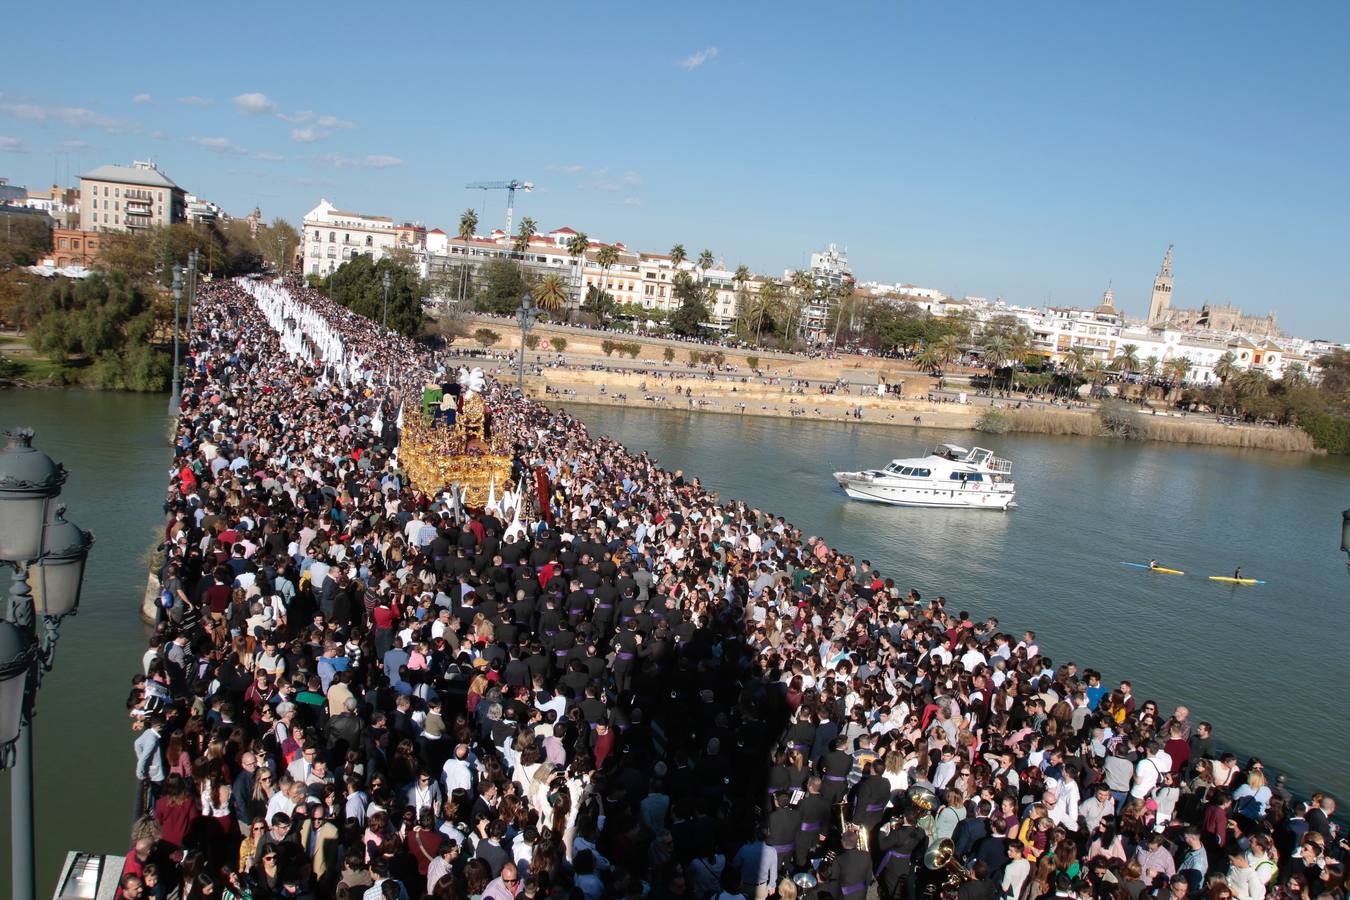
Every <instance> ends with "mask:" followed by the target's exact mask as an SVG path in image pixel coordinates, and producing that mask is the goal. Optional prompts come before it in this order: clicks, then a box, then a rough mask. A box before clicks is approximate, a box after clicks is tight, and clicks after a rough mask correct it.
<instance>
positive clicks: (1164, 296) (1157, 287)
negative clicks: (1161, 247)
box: [1148, 244, 1172, 325]
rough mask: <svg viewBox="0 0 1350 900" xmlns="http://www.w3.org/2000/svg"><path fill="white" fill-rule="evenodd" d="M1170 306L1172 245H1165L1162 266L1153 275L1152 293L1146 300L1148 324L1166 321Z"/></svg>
mask: <svg viewBox="0 0 1350 900" xmlns="http://www.w3.org/2000/svg"><path fill="white" fill-rule="evenodd" d="M1171 306H1172V246H1171V245H1170V244H1169V245H1168V246H1167V253H1166V255H1164V256H1163V261H1162V268H1160V269H1159V270H1158V274H1157V275H1155V276H1154V277H1153V295H1152V296H1151V297H1150V299H1149V302H1148V324H1149V325H1152V324H1154V323H1155V322H1160V323H1166V321H1167V315H1168V309H1169V308H1170V307H1171Z"/></svg>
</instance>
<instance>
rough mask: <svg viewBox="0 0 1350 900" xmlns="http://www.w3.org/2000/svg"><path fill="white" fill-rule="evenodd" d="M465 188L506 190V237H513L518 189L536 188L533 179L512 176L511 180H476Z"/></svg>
mask: <svg viewBox="0 0 1350 900" xmlns="http://www.w3.org/2000/svg"><path fill="white" fill-rule="evenodd" d="M464 189H465V190H470V191H506V239H507V240H510V239H511V213H512V212H514V211H515V208H516V191H525V192H526V193H528V192H530V191H532V190H534V182H533V181H521V180H519V179H517V178H512V179H511V180H510V181H475V182H473V183H472V184H466V185H464Z"/></svg>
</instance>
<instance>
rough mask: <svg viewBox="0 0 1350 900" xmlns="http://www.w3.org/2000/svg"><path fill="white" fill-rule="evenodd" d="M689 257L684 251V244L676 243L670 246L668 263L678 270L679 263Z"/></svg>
mask: <svg viewBox="0 0 1350 900" xmlns="http://www.w3.org/2000/svg"><path fill="white" fill-rule="evenodd" d="M688 258H689V254H687V253H685V252H684V244H676V245H675V246H674V247H671V248H670V264H671V265H672V266H674V267H675V270H676V271H679V268H680V263H682V262H684V261H685V260H686V259H688Z"/></svg>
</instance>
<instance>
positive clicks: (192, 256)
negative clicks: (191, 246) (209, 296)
mask: <svg viewBox="0 0 1350 900" xmlns="http://www.w3.org/2000/svg"><path fill="white" fill-rule="evenodd" d="M196 299H197V251H196V250H193V251H192V252H191V253H189V254H188V282H187V333H188V340H189V341H191V340H192V304H193V302H194V301H195V300H196Z"/></svg>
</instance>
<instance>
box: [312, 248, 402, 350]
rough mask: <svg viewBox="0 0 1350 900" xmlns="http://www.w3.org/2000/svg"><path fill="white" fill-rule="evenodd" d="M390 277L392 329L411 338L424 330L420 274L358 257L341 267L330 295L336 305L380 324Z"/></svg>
mask: <svg viewBox="0 0 1350 900" xmlns="http://www.w3.org/2000/svg"><path fill="white" fill-rule="evenodd" d="M386 273H387V274H388V276H389V307H388V309H389V327H390V329H392V330H393V331H396V332H398V333H399V334H402V335H405V336H408V337H411V336H412V335H415V334H417V333H418V332H419V331H420V330H421V328H422V322H423V318H424V316H423V313H422V300H423V299H424V298H425V297H426V286H425V285H424V284H423V283H422V279H420V278H419V277H418V276H417V272H415V271H414V270H413V269H411V268H408V267H407V266H403V265H399V264H398V263H396V262H395V261H393V260H391V259H388V258H386V259H382V260H380V261H379V262H375V261H374V260H373V259H372V258H371V257H370V256H367V255H365V254H361V255H359V256H354V257H352V258H351V259H350V260H348V261H347V262H345V263H343V264H342V265H341V266H339V267H338V268H337V271H335V272H334V273H333V275H332V277H331V278H330V279H329V285H328V296H329V297H330V298H331V299H332V300H333V302H335V303H338V304H340V305H342V306H345V307H347V308H348V309H350V310H351V311H352V312H354V313H356V314H358V315H362V316H365V317H366V318H367V319H370V320H371V321H372V322H374V323H376V324H379V323H381V322H382V321H383V320H384V312H385V292H384V278H385V275H386Z"/></svg>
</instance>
